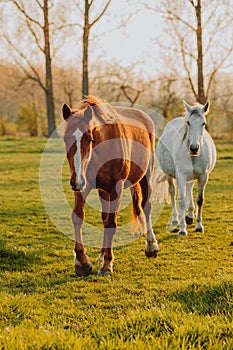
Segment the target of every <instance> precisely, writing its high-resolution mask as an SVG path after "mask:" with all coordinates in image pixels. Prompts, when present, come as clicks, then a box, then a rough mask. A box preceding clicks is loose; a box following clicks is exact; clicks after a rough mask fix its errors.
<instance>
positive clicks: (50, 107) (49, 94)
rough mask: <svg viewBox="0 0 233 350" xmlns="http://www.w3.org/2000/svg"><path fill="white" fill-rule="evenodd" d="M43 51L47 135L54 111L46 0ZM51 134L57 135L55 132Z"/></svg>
mask: <svg viewBox="0 0 233 350" xmlns="http://www.w3.org/2000/svg"><path fill="white" fill-rule="evenodd" d="M43 13H44V27H43V32H44V52H45V66H46V72H45V75H46V85H45V97H46V108H47V118H48V136H51V135H52V134H53V133H54V132H55V130H56V125H55V113H54V98H53V80H52V65H51V53H50V38H49V18H48V0H44V7H43ZM53 136H57V135H56V133H55V134H53Z"/></svg>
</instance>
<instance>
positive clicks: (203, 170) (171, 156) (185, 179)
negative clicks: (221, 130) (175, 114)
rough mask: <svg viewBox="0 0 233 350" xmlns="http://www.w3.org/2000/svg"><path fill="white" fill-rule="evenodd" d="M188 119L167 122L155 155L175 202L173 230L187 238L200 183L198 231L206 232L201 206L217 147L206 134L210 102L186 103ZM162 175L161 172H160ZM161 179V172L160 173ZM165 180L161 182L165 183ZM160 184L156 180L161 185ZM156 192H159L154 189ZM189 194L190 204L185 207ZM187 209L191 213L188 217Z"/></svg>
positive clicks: (172, 200) (196, 229)
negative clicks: (195, 192) (195, 196)
mask: <svg viewBox="0 0 233 350" xmlns="http://www.w3.org/2000/svg"><path fill="white" fill-rule="evenodd" d="M183 103H184V107H185V109H186V113H185V117H180V118H175V119H173V120H171V121H170V122H168V123H167V125H166V126H165V128H164V131H163V133H162V135H161V137H160V139H159V141H158V145H157V149H156V156H157V161H158V165H159V167H160V168H161V169H162V171H163V172H164V173H165V174H166V177H165V176H164V177H162V179H163V180H164V181H165V180H166V179H167V181H168V185H169V187H168V188H169V194H170V196H171V202H172V218H171V223H170V224H169V228H170V231H172V232H174V231H175V230H174V229H175V227H176V226H178V225H180V226H179V235H180V236H186V235H187V230H186V224H188V225H190V224H192V223H193V217H194V203H193V185H194V181H195V180H197V181H198V196H197V214H196V227H195V231H196V232H204V228H203V225H202V204H203V197H204V190H205V186H206V184H207V181H208V175H209V173H210V172H211V171H212V169H213V168H214V166H215V163H216V148H215V145H214V142H213V140H212V138H211V136H210V134H209V133H208V132H207V131H206V129H205V125H206V118H205V115H206V114H207V113H208V109H209V103H208V102H207V103H206V104H205V105H204V106H200V105H197V106H189V105H188V104H187V103H186V102H185V101H184V102H183ZM158 173H159V172H158ZM159 175H160V178H161V171H160V174H159ZM173 179H176V182H177V186H178V192H179V209H180V221H179V219H178V212H177V207H176V200H175V192H176V190H175V186H174V180H173ZM163 180H162V183H163ZM159 182H160V183H161V181H157V184H158V183H159ZM155 191H156V189H155ZM186 194H187V199H188V203H187V206H186ZM186 208H187V210H188V212H187V215H186V216H185V212H186Z"/></svg>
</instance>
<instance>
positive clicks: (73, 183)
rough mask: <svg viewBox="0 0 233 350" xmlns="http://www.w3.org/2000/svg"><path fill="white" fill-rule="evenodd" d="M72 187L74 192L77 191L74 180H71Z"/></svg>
mask: <svg viewBox="0 0 233 350" xmlns="http://www.w3.org/2000/svg"><path fill="white" fill-rule="evenodd" d="M70 187H71V188H72V190H73V191H76V183H75V182H74V181H73V180H72V179H70Z"/></svg>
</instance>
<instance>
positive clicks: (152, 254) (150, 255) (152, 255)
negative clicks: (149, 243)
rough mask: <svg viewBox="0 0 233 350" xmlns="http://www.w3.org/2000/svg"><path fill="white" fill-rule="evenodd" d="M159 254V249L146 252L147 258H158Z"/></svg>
mask: <svg viewBox="0 0 233 350" xmlns="http://www.w3.org/2000/svg"><path fill="white" fill-rule="evenodd" d="M158 252H159V251H158V250H157V249H155V250H152V251H147V250H145V254H146V256H147V258H156V257H157V255H158Z"/></svg>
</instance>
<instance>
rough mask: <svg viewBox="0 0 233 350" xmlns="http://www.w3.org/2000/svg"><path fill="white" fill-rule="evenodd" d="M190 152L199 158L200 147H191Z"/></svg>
mask: <svg viewBox="0 0 233 350" xmlns="http://www.w3.org/2000/svg"><path fill="white" fill-rule="evenodd" d="M189 151H190V154H191V155H193V156H197V155H198V151H199V145H190V147H189Z"/></svg>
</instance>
